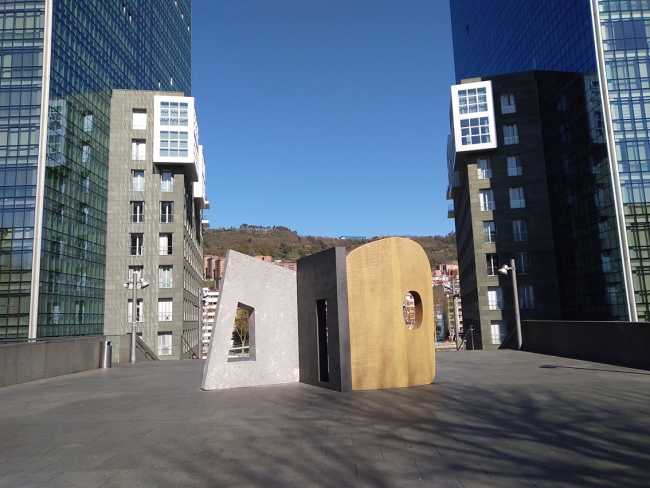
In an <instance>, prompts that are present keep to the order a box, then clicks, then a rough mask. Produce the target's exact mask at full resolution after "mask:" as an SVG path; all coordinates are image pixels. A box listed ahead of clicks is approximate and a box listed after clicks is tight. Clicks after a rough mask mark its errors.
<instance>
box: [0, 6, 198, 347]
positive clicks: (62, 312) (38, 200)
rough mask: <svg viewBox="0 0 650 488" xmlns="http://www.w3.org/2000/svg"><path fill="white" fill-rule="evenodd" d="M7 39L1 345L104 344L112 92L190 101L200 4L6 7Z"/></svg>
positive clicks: (0, 119) (1, 50)
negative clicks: (87, 338)
mask: <svg viewBox="0 0 650 488" xmlns="http://www.w3.org/2000/svg"><path fill="white" fill-rule="evenodd" d="M0 36H1V40H2V45H1V47H0V62H1V65H2V75H1V77H0V192H2V198H1V199H0V202H1V207H0V217H1V219H2V224H1V226H0V240H1V244H0V339H11V338H25V337H48V336H67V335H83V334H101V333H102V332H103V321H104V283H105V272H106V238H107V236H106V210H107V190H108V188H107V184H108V164H109V161H108V151H109V136H110V134H109V123H110V120H109V117H110V104H111V90H112V89H115V88H121V89H141V90H165V91H176V92H184V93H185V94H186V95H188V96H189V95H190V94H191V0H138V1H137V2H135V1H133V0H123V1H119V0H115V1H106V0H30V1H21V0H1V1H0Z"/></svg>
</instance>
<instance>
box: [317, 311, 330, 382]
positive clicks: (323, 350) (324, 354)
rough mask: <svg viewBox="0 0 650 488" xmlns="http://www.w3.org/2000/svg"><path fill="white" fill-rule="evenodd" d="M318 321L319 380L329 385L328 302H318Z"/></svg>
mask: <svg viewBox="0 0 650 488" xmlns="http://www.w3.org/2000/svg"><path fill="white" fill-rule="evenodd" d="M316 320H317V328H318V377H319V378H318V379H319V380H320V381H321V382H323V383H329V381H330V355H329V338H328V329H327V300H316Z"/></svg>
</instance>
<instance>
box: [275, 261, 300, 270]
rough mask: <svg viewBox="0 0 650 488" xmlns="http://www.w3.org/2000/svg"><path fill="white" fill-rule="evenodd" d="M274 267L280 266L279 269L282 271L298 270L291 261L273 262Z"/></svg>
mask: <svg viewBox="0 0 650 488" xmlns="http://www.w3.org/2000/svg"><path fill="white" fill-rule="evenodd" d="M273 264H275V265H276V266H280V267H281V268H284V269H289V270H291V271H296V270H297V269H298V265H297V264H296V263H292V262H291V261H279V260H276V261H274V262H273Z"/></svg>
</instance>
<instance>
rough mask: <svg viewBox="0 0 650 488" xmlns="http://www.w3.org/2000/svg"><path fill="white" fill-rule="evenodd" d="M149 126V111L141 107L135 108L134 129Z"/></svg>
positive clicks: (143, 128)
mask: <svg viewBox="0 0 650 488" xmlns="http://www.w3.org/2000/svg"><path fill="white" fill-rule="evenodd" d="M146 128H147V111H146V110H144V109H140V108H135V109H133V129H134V130H145V129H146Z"/></svg>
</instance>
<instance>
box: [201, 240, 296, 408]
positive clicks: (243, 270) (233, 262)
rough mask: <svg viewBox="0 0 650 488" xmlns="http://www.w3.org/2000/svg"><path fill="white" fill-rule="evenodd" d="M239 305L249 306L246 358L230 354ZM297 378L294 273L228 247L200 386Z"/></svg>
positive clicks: (220, 386) (209, 387) (273, 382)
mask: <svg viewBox="0 0 650 488" xmlns="http://www.w3.org/2000/svg"><path fill="white" fill-rule="evenodd" d="M238 307H243V308H248V309H250V310H251V314H250V318H249V328H250V357H248V358H245V360H244V358H233V357H229V356H228V351H229V349H230V345H231V337H232V331H233V325H234V323H235V317H236V313H237V308H238ZM240 359H241V360H240ZM298 378H299V370H298V305H297V294H296V273H295V272H293V271H290V270H287V269H284V268H281V267H279V266H274V265H272V264H270V263H265V262H264V261H261V260H259V259H255V258H252V257H250V256H246V255H245V254H241V253H238V252H235V251H232V250H230V251H228V253H227V255H226V265H225V269H224V275H223V278H222V286H221V293H220V295H219V302H218V303H217V310H216V312H215V316H214V325H213V327H212V337H211V339H210V347H209V349H208V358H207V360H206V362H205V368H204V371H203V382H202V383H201V388H202V389H204V390H217V389H223V388H240V387H247V386H262V385H276V384H281V383H292V382H296V381H298ZM243 402H244V400H241V401H240V402H239V403H238V404H236V405H233V406H234V407H239V406H240V405H241V404H242V403H243Z"/></svg>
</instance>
